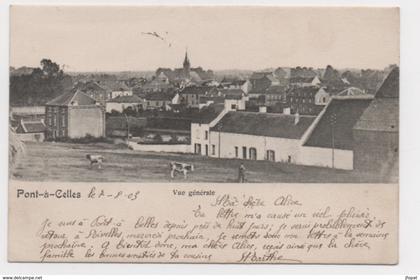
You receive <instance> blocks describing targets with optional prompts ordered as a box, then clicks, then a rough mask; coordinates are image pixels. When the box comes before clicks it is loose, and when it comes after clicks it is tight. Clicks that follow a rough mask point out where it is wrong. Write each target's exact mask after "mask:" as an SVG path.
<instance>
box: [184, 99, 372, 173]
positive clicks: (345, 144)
mask: <svg viewBox="0 0 420 280" xmlns="http://www.w3.org/2000/svg"><path fill="white" fill-rule="evenodd" d="M371 101H372V97H370V96H365V97H360V96H358V97H334V98H333V99H331V101H330V102H329V103H328V105H327V106H326V107H325V108H324V109H323V110H322V111H321V113H320V114H319V115H318V116H309V115H299V114H298V113H296V114H295V115H290V114H271V113H266V112H244V111H236V110H232V109H231V108H229V107H226V106H225V108H224V110H223V111H222V112H220V113H219V115H218V116H217V117H215V118H213V119H212V120H208V121H206V122H200V123H199V122H195V123H192V125H191V151H192V152H194V153H196V154H201V155H205V156H210V157H218V158H240V159H249V160H269V161H276V162H288V163H294V164H300V165H312V166H322V167H333V168H338V169H347V170H352V169H353V168H354V149H355V147H356V145H357V144H356V141H355V139H354V137H353V127H354V126H355V124H356V123H357V122H358V121H359V119H360V117H361V115H362V114H363V112H364V111H365V109H366V108H367V107H368V106H369V104H370V103H371Z"/></svg>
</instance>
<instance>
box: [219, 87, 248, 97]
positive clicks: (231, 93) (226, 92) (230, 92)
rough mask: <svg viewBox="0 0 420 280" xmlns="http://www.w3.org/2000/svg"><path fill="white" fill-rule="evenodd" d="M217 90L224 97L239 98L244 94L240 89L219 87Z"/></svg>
mask: <svg viewBox="0 0 420 280" xmlns="http://www.w3.org/2000/svg"><path fill="white" fill-rule="evenodd" d="M218 91H219V92H220V93H221V95H222V96H224V97H225V98H226V99H241V98H242V96H244V95H245V92H244V91H243V90H242V89H219V90H218Z"/></svg>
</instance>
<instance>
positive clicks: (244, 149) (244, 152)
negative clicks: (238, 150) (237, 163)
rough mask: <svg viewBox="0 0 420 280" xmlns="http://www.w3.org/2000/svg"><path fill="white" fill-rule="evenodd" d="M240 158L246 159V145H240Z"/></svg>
mask: <svg viewBox="0 0 420 280" xmlns="http://www.w3.org/2000/svg"><path fill="white" fill-rule="evenodd" d="M242 158H243V159H246V147H242Z"/></svg>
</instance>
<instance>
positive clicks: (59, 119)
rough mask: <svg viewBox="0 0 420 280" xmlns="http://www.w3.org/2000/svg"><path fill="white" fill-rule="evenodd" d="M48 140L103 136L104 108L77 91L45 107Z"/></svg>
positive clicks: (57, 98)
mask: <svg viewBox="0 0 420 280" xmlns="http://www.w3.org/2000/svg"><path fill="white" fill-rule="evenodd" d="M45 115H46V125H47V133H46V136H47V138H48V139H59V138H64V137H68V138H81V137H85V136H88V135H90V136H93V137H103V136H105V108H104V107H103V106H101V105H100V104H99V102H97V101H95V100H94V99H93V98H91V97H89V96H87V95H86V94H85V93H83V92H82V91H80V90H78V89H73V90H72V91H70V92H68V93H65V94H62V95H60V96H58V97H56V98H54V99H53V100H51V101H50V102H48V103H47V104H46V106H45Z"/></svg>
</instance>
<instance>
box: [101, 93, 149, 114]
mask: <svg viewBox="0 0 420 280" xmlns="http://www.w3.org/2000/svg"><path fill="white" fill-rule="evenodd" d="M142 104H143V100H142V99H141V98H140V97H138V96H136V95H128V96H117V97H115V98H113V99H111V100H109V101H107V102H106V112H107V113H110V112H112V111H117V112H120V113H122V112H123V111H124V110H125V109H127V108H129V107H131V109H133V110H135V111H136V110H138V108H139V107H140V106H142Z"/></svg>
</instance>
